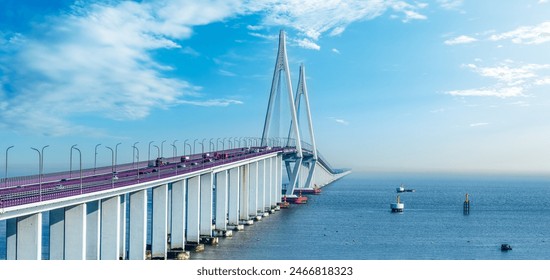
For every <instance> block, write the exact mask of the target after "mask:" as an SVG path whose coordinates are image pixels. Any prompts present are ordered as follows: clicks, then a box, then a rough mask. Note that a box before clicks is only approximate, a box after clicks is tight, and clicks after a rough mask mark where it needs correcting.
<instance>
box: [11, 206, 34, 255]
mask: <svg viewBox="0 0 550 280" xmlns="http://www.w3.org/2000/svg"><path fill="white" fill-rule="evenodd" d="M16 223H17V224H16V233H15V238H16V240H17V241H16V242H14V243H11V242H9V243H8V246H13V245H15V250H16V255H15V259H17V260H40V259H42V213H36V214H32V215H28V216H23V217H18V218H17V222H16ZM8 250H9V249H8Z"/></svg>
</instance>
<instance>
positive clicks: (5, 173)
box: [4, 146, 13, 187]
mask: <svg viewBox="0 0 550 280" xmlns="http://www.w3.org/2000/svg"><path fill="white" fill-rule="evenodd" d="M11 148H13V146H9V147H8V148H7V149H6V171H5V172H4V187H7V186H8V151H9V150H10V149H11Z"/></svg>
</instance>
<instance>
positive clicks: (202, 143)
mask: <svg viewBox="0 0 550 280" xmlns="http://www.w3.org/2000/svg"><path fill="white" fill-rule="evenodd" d="M205 140H206V138H203V139H202V141H201V146H202V153H203V154H204V141H205Z"/></svg>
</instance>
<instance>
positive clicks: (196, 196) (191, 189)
mask: <svg viewBox="0 0 550 280" xmlns="http://www.w3.org/2000/svg"><path fill="white" fill-rule="evenodd" d="M200 180H201V179H200V176H195V177H192V178H189V179H188V180H187V242H189V243H194V244H199V242H200V231H199V223H200V206H201V205H200V199H201V193H200V183H201V181H200Z"/></svg>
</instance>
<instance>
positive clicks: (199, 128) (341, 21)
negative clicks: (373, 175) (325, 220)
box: [0, 0, 550, 174]
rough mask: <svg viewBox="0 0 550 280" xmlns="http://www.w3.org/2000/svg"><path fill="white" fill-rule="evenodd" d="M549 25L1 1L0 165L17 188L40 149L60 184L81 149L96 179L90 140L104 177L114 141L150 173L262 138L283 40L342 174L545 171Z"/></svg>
mask: <svg viewBox="0 0 550 280" xmlns="http://www.w3.org/2000/svg"><path fill="white" fill-rule="evenodd" d="M549 15H550V1H547V0H527V1H525V0H522V1H493V0H487V1H467V0H464V1H461V0H435V1H405V0H403V1H397V0H392V1H382V0H378V1H374V0H373V1H370V0H367V1H364V0H363V1H353V0H348V1H343V0H341V1H338V0H334V1H326V0H324V1H317V0H313V1H305V2H303V1H293V0H289V1H271V0H264V1H239V0H232V1H191V0H165V1H116V0H105V1H74V0H73V1H69V0H59V1H30V0H29V1H16V0H3V1H2V2H1V3H0V128H1V131H0V152H1V155H2V159H4V156H5V149H6V148H7V147H9V146H11V145H14V146H15V147H14V148H12V149H11V150H10V151H9V162H10V164H9V172H10V174H23V173H25V174H27V173H36V172H37V168H38V160H37V158H38V155H37V153H36V152H35V151H33V150H31V148H30V147H36V148H41V147H42V146H44V145H50V146H49V147H48V148H47V149H46V150H45V155H44V169H45V171H46V172H52V171H57V170H62V169H65V170H66V169H68V168H69V166H68V165H69V164H68V162H69V151H70V147H71V146H72V145H73V144H77V145H78V146H77V147H79V148H80V149H81V150H82V153H83V155H82V157H83V164H84V165H85V166H92V165H93V160H94V147H95V145H96V144H102V146H100V148H99V154H98V163H99V164H101V165H108V164H110V160H111V154H110V151H109V150H107V149H106V148H105V146H110V147H114V146H115V145H116V144H117V143H122V144H121V145H120V146H119V158H118V161H119V162H130V161H131V160H132V147H131V146H132V145H133V143H135V142H139V144H138V145H137V146H138V147H139V149H140V152H141V155H142V156H141V158H142V159H143V158H144V157H145V156H146V153H147V148H148V145H147V143H148V142H149V141H155V143H154V144H156V145H159V146H160V144H161V142H162V141H166V142H165V143H164V146H163V147H164V151H165V153H166V155H171V154H172V146H171V145H172V143H174V141H176V140H177V141H176V142H175V143H176V146H177V148H178V151H179V152H180V153H181V151H182V150H183V142H184V140H185V139H190V141H191V142H192V141H193V140H194V139H199V141H200V140H202V139H204V138H206V139H208V140H207V142H208V141H209V139H211V138H214V139H216V138H221V137H238V136H249V137H254V136H255V137H260V136H261V133H262V128H263V122H264V117H265V111H266V108H267V100H268V95H269V90H270V86H271V77H272V74H273V66H274V62H275V55H276V49H277V37H278V32H279V30H281V29H284V30H285V31H286V33H287V40H288V45H287V49H288V56H289V64H290V70H291V76H292V83H293V87H294V88H295V86H296V83H297V78H298V67H299V65H300V64H301V63H304V64H305V66H306V69H307V72H306V73H307V84H308V91H309V96H310V102H311V106H312V115H313V125H314V128H315V134H316V140H317V144H318V148H319V150H320V151H321V153H322V154H323V155H324V156H325V157H326V158H328V159H329V160H330V161H331V163H332V164H333V165H334V166H338V167H350V168H353V169H354V170H355V171H356V172H362V171H366V172H385V171H398V172H403V171H406V172H503V173H549V171H550V148H549V147H550V145H549V144H550V127H549V125H548V119H549V117H550V113H549V112H550V110H549V109H550V108H549V107H550V92H549V89H550V52H548V46H549V45H550V18H549ZM304 129H305V128H304ZM197 148H198V147H197ZM75 160H76V158H75ZM2 163H3V160H2ZM1 166H2V167H4V164H2V165H1ZM2 169H3V168H2ZM2 174H3V173H2Z"/></svg>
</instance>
